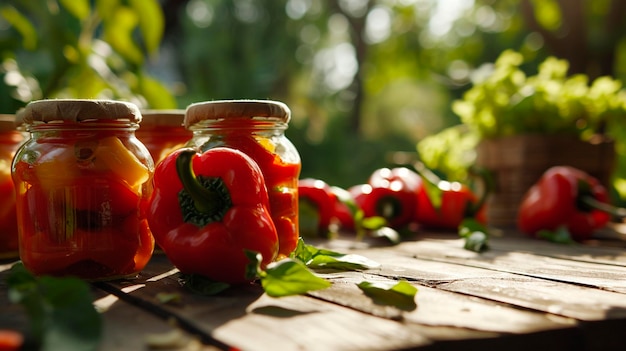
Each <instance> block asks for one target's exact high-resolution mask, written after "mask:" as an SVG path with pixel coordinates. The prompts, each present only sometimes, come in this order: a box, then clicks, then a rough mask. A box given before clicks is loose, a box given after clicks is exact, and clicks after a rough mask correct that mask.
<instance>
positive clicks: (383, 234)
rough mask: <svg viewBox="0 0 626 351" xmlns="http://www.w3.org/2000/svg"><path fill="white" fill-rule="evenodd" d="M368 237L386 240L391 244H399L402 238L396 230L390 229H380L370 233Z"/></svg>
mask: <svg viewBox="0 0 626 351" xmlns="http://www.w3.org/2000/svg"><path fill="white" fill-rule="evenodd" d="M370 236H372V237H374V238H386V239H387V240H389V241H390V242H391V243H392V244H399V243H400V242H401V241H402V236H401V235H400V233H398V231H397V230H395V229H393V228H391V227H382V228H379V229H376V230H373V231H371V232H370Z"/></svg>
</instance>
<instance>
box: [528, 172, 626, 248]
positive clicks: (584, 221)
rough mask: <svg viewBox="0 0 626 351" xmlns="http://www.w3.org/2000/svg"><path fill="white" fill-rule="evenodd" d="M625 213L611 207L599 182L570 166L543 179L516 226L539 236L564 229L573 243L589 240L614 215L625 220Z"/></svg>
mask: <svg viewBox="0 0 626 351" xmlns="http://www.w3.org/2000/svg"><path fill="white" fill-rule="evenodd" d="M624 211H625V210H624V209H621V208H616V207H613V206H611V205H609V195H608V192H607V190H606V188H605V187H604V186H603V185H602V184H601V183H600V181H599V180H598V179H597V178H595V177H593V176H591V175H589V174H587V173H586V172H584V171H581V170H579V169H577V168H574V167H570V166H555V167H552V168H550V169H548V170H547V171H545V172H544V174H543V175H542V176H541V178H540V179H539V180H538V181H537V183H535V184H534V185H533V186H532V187H531V188H530V189H528V191H527V192H526V194H525V195H524V197H523V199H522V202H521V203H520V207H519V211H518V217H517V226H518V228H519V230H520V231H522V232H524V233H526V234H528V235H531V236H538V235H540V232H542V231H552V232H554V231H556V230H557V229H559V228H565V229H567V230H568V231H569V234H570V236H571V239H573V240H577V241H581V240H585V239H589V238H590V237H591V235H592V234H593V232H594V231H595V230H596V229H599V228H602V227H603V226H605V225H606V224H607V223H608V222H609V220H610V219H611V216H612V215H615V216H619V217H624Z"/></svg>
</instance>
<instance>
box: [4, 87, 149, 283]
mask: <svg viewBox="0 0 626 351" xmlns="http://www.w3.org/2000/svg"><path fill="white" fill-rule="evenodd" d="M22 118H23V121H24V123H25V127H26V130H27V131H28V132H29V133H30V139H29V140H28V141H27V142H25V143H24V144H23V145H22V146H21V147H20V149H19V150H18V151H17V153H16V155H15V158H14V159H13V164H12V176H13V181H14V183H15V187H16V200H17V219H18V228H19V238H20V243H19V253H20V258H21V260H22V262H23V263H24V266H25V267H26V268H27V269H28V270H29V271H31V272H32V273H33V274H37V275H41V274H48V275H54V276H69V275H71V276H77V277H80V278H84V279H88V280H102V279H113V278H119V277H129V276H134V275H136V274H137V273H138V272H139V271H140V270H142V269H143V268H144V267H145V265H146V264H147V262H148V260H149V259H150V257H151V255H152V251H153V249H154V239H153V237H152V234H151V232H150V229H149V227H148V222H147V220H146V203H147V200H148V198H149V196H150V195H151V192H152V185H151V182H150V179H151V175H152V172H153V171H154V162H153V159H152V157H151V156H150V153H149V152H148V150H147V148H146V147H145V146H144V145H143V144H142V143H141V142H140V141H139V140H138V139H137V138H136V136H135V134H134V133H135V130H136V129H137V127H138V125H139V123H140V122H141V113H140V112H139V109H138V108H137V106H135V105H134V104H131V103H126V102H120V101H110V100H74V99H59V100H40V101H33V102H31V103H29V104H28V105H27V106H26V107H25V109H24V110H23V111H22Z"/></svg>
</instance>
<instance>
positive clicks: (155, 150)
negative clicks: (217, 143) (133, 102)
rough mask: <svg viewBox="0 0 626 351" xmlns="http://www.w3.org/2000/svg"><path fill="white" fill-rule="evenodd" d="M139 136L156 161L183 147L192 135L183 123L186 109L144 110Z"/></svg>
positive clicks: (138, 131)
mask: <svg viewBox="0 0 626 351" xmlns="http://www.w3.org/2000/svg"><path fill="white" fill-rule="evenodd" d="M141 115H142V117H143V118H142V120H141V125H140V126H139V129H137V131H135V135H136V136H137V138H138V139H139V140H140V141H141V142H142V143H143V144H144V145H145V146H146V147H147V148H148V151H150V154H151V155H152V158H153V159H154V163H155V164H156V163H158V162H159V161H161V160H162V159H163V158H165V156H167V155H168V154H169V153H170V152H172V151H174V150H176V149H178V148H180V147H183V146H184V145H185V144H186V143H187V142H188V141H189V140H190V139H191V136H192V133H191V131H190V130H188V129H186V128H185V127H184V125H183V121H184V117H185V110H142V111H141Z"/></svg>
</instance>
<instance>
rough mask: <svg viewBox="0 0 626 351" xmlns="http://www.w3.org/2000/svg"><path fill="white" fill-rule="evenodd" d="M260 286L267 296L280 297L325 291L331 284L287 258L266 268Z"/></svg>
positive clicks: (297, 262)
mask: <svg viewBox="0 0 626 351" xmlns="http://www.w3.org/2000/svg"><path fill="white" fill-rule="evenodd" d="M261 285H262V286H263V289H264V290H265V293H266V294H268V295H269V296H272V297H282V296H290V295H299V294H304V293H306V292H309V291H313V290H321V289H326V288H328V287H329V286H330V285H331V283H330V282H329V281H327V280H325V279H323V278H320V277H318V276H316V275H315V274H313V273H312V272H311V271H310V270H308V269H307V268H306V266H305V265H304V264H302V263H301V262H299V261H295V260H292V259H289V258H287V259H284V260H281V261H278V262H273V263H271V264H270V265H268V266H267V268H266V270H265V274H263V275H262V276H261Z"/></svg>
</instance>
